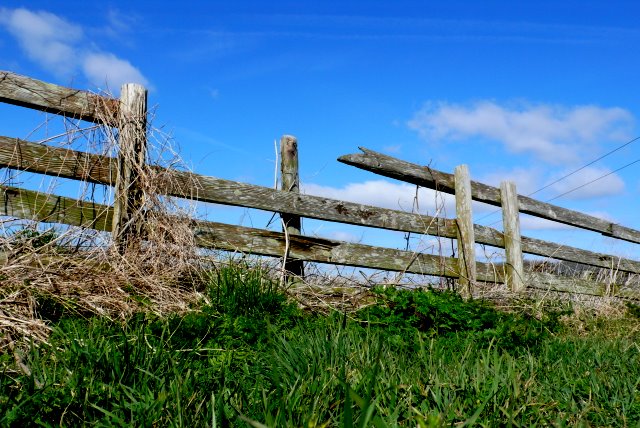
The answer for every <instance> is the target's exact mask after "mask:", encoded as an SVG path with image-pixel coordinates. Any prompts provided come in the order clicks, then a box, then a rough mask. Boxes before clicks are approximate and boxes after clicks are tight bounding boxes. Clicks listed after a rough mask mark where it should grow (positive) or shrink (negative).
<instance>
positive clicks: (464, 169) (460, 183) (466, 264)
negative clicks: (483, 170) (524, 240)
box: [454, 165, 476, 297]
mask: <svg viewBox="0 0 640 428" xmlns="http://www.w3.org/2000/svg"><path fill="white" fill-rule="evenodd" d="M454 176H455V191H456V195H455V196H456V223H457V226H458V234H457V241H458V267H459V270H460V276H459V279H458V283H459V284H460V287H461V290H460V292H461V294H462V295H463V296H464V297H471V296H472V294H473V290H474V288H475V284H476V249H475V245H476V244H475V236H474V230H473V215H472V212H471V178H470V176H469V167H468V166H467V165H460V166H457V167H456V169H455V174H454Z"/></svg>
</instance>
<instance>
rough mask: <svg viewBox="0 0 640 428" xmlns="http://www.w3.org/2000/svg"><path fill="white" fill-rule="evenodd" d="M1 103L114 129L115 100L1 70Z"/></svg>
mask: <svg viewBox="0 0 640 428" xmlns="http://www.w3.org/2000/svg"><path fill="white" fill-rule="evenodd" d="M0 102H3V103H7V104H13V105H17V106H21V107H27V108H30V109H34V110H39V111H45V112H47V113H54V114H59V115H63V116H68V117H73V118H77V119H82V120H86V121H89V122H95V123H104V124H107V125H110V126H113V124H114V123H115V119H116V116H117V111H118V100H117V99H114V98H108V97H103V96H100V95H96V94H92V93H90V92H87V91H81V90H79V89H71V88H65V87H64V86H58V85H54V84H51V83H46V82H43V81H41V80H36V79H32V78H30V77H26V76H21V75H19V74H15V73H11V72H9V71H0Z"/></svg>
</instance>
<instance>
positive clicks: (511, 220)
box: [500, 181, 525, 291]
mask: <svg viewBox="0 0 640 428" xmlns="http://www.w3.org/2000/svg"><path fill="white" fill-rule="evenodd" d="M500 199H501V201H502V224H503V227H504V248H505V250H506V256H507V265H506V272H505V273H506V278H505V283H506V284H507V286H508V287H509V289H510V290H512V291H522V290H524V288H525V283H524V266H523V265H524V263H523V261H522V246H521V241H520V211H519V208H518V193H517V192H516V185H515V183H513V182H511V181H503V182H502V183H500Z"/></svg>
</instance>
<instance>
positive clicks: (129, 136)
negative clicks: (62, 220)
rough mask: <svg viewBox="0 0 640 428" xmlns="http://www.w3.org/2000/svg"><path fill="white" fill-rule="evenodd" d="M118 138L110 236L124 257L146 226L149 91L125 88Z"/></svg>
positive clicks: (132, 85)
mask: <svg viewBox="0 0 640 428" xmlns="http://www.w3.org/2000/svg"><path fill="white" fill-rule="evenodd" d="M118 136H119V137H118V138H119V142H118V170H117V175H116V184H115V196H114V201H113V227H112V231H111V233H112V237H113V240H114V244H115V247H116V248H117V250H118V252H120V253H121V254H122V253H124V252H125V251H126V249H127V248H128V247H130V246H131V245H135V244H137V243H138V242H139V240H140V239H141V236H142V230H143V227H144V218H143V216H142V215H141V211H142V208H143V204H144V191H143V185H142V183H141V180H142V177H143V176H144V170H145V166H146V158H147V90H146V89H145V88H144V86H142V85H138V84H136V83H127V84H124V85H122V89H121V91H120V109H119V112H118Z"/></svg>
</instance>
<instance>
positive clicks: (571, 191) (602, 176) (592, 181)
mask: <svg viewBox="0 0 640 428" xmlns="http://www.w3.org/2000/svg"><path fill="white" fill-rule="evenodd" d="M638 162H640V159H636V160H634V161H633V162H629V163H628V164H626V165H624V166H621V167H620V168H618V169H616V170H614V171H611V172H609V173H607V174H604V175H601V176H600V177H598V178H595V179H593V180H591V181H589V182H587V183H584V184H581V185H580V186H578V187H574V188H573V189H571V190H567V191H566V192H564V193H561V194H559V195H557V196H554V197H553V198H551V199H547V200H546V201H545V202H551V201H554V200H556V199H558V198H561V197H563V196H565V195H568V194H569V193H573V192H575V191H576V190H580V189H582V188H583V187H585V186H588V185H589V184H592V183H595V182H596V181H598V180H602V179H603V178H605V177H608V176H610V175H611V174H615V173H616V172H618V171H621V170H623V169H625V168H628V167H630V166H631V165H634V164H636V163H638Z"/></svg>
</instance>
